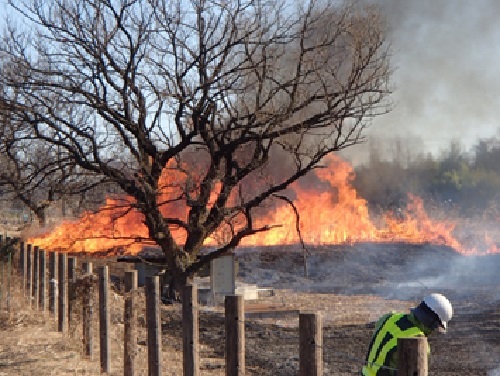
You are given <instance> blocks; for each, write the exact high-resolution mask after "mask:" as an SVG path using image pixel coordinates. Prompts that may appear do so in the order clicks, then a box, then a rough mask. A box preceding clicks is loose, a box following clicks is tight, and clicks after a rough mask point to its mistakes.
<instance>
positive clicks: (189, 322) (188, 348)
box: [182, 284, 200, 376]
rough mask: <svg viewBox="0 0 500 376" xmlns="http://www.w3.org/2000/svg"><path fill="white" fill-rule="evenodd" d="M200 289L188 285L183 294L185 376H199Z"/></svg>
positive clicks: (194, 285)
mask: <svg viewBox="0 0 500 376" xmlns="http://www.w3.org/2000/svg"><path fill="white" fill-rule="evenodd" d="M199 333H200V330H199V320H198V288H197V286H196V284H187V285H186V286H185V287H184V291H183V293H182V344H183V349H182V354H183V369H184V373H183V375H184V376H198V375H199V373H200V371H199V369H200V365H199V363H200V360H199V352H200V349H199V336H200V334H199Z"/></svg>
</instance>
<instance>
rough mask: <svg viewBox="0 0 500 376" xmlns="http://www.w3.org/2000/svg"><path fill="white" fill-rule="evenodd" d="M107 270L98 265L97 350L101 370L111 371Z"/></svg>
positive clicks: (105, 267)
mask: <svg viewBox="0 0 500 376" xmlns="http://www.w3.org/2000/svg"><path fill="white" fill-rule="evenodd" d="M108 295H109V271H108V267H107V266H101V267H99V344H100V346H99V352H100V360H101V372H105V373H109V372H110V371H111V363H110V354H109V348H110V346H109V296H108Z"/></svg>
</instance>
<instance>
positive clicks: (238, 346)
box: [224, 295, 245, 376]
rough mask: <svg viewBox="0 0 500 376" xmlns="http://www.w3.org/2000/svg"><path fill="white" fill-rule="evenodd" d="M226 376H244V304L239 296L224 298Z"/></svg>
mask: <svg viewBox="0 0 500 376" xmlns="http://www.w3.org/2000/svg"><path fill="white" fill-rule="evenodd" d="M224 305H225V329H226V376H244V375H245V303H244V300H243V296H241V295H226V297H225V302H224Z"/></svg>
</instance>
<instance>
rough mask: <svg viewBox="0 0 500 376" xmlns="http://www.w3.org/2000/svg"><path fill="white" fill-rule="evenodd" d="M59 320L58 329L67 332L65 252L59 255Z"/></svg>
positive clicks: (66, 256)
mask: <svg viewBox="0 0 500 376" xmlns="http://www.w3.org/2000/svg"><path fill="white" fill-rule="evenodd" d="M58 261H59V265H58V267H59V283H58V285H59V307H58V308H59V310H58V311H59V312H58V313H59V320H58V329H59V331H60V332H63V333H66V331H67V330H68V328H67V327H68V286H67V281H66V277H67V274H68V255H67V254H66V253H65V252H61V253H59V260H58Z"/></svg>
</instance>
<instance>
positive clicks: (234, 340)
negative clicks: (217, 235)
mask: <svg viewBox="0 0 500 376" xmlns="http://www.w3.org/2000/svg"><path fill="white" fill-rule="evenodd" d="M0 247H1V248H0V249H1V250H2V252H0V256H2V260H1V261H2V262H1V266H0V304H4V303H5V305H6V307H5V308H6V309H7V310H10V309H11V307H10V301H11V297H12V289H13V284H12V283H11V279H12V276H13V275H15V274H17V275H18V277H19V278H20V280H21V284H20V285H21V287H20V288H21V290H22V292H23V294H24V296H25V298H26V299H27V301H28V302H29V305H30V306H31V307H32V308H34V309H36V310H38V311H41V312H43V313H44V314H45V313H47V314H49V315H50V316H51V317H53V318H54V319H55V321H56V322H57V330H58V331H59V332H62V333H67V332H68V329H69V327H70V325H71V323H70V318H71V315H70V312H73V311H74V310H75V304H76V301H77V298H78V300H80V302H81V306H80V307H79V308H80V315H81V322H82V343H83V346H82V353H83V355H84V356H86V357H87V358H88V359H90V360H93V359H94V357H95V355H96V354H95V352H96V351H95V348H96V346H95V343H94V328H93V324H94V322H98V333H99V335H98V337H99V346H98V347H99V362H100V370H101V372H102V373H110V372H111V361H110V359H111V356H112V355H113V354H111V350H110V331H111V330H110V325H111V324H110V304H109V291H110V283H109V280H110V276H109V269H108V266H107V265H104V266H99V267H98V268H97V275H96V274H94V270H93V265H92V263H91V262H90V261H85V262H82V265H81V268H80V269H79V270H80V271H81V272H80V273H77V263H78V261H77V259H76V258H75V257H69V256H68V254H66V253H64V252H63V253H57V252H46V251H44V250H41V249H39V248H38V247H36V246H35V247H33V246H32V245H30V244H24V243H23V242H17V243H15V242H14V240H13V239H10V238H6V239H5V241H2V237H1V236H0ZM47 261H48V262H47ZM137 291H138V288H137V272H136V271H127V272H125V281H124V297H125V299H124V306H123V317H124V321H123V325H124V331H123V333H124V337H123V347H122V348H123V374H124V375H125V376H135V375H137V374H138V373H137V367H136V360H137V321H138V320H137V311H136V307H137V304H136V303H137V302H136V299H137V297H138V294H137ZM96 293H97V294H98V299H97V301H96V299H95V294H96ZM47 301H48V302H47ZM47 303H48V304H47ZM96 303H97V305H98V309H97V310H96V309H95V308H96ZM0 308H2V306H1V305H0ZM145 309H146V313H147V314H146V331H147V368H148V371H147V372H148V373H147V374H148V375H149V376H157V375H158V376H159V375H162V374H163V372H164V367H165V365H164V364H163V360H162V357H161V352H162V329H161V297H160V283H159V277H158V276H153V277H147V278H146V285H145ZM96 313H97V317H95V316H96ZM198 314H199V307H198V295H197V287H196V285H194V284H188V285H186V286H185V287H184V291H183V294H182V372H183V375H184V376H199V375H200V359H199V354H200V348H199V347H200V341H199V316H198ZM224 323H225V324H224V332H225V374H226V376H244V375H245V302H244V299H243V297H242V296H239V295H229V296H226V297H225V301H224ZM323 351H324V346H323V322H322V317H321V314H319V313H318V312H299V367H298V368H299V371H298V373H299V376H321V375H323V374H324V371H323ZM398 352H399V357H398V359H399V360H398V361H399V363H398V375H400V376H405V375H412V376H415V375H416V376H427V341H426V338H424V337H422V338H405V339H399V340H398Z"/></svg>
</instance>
